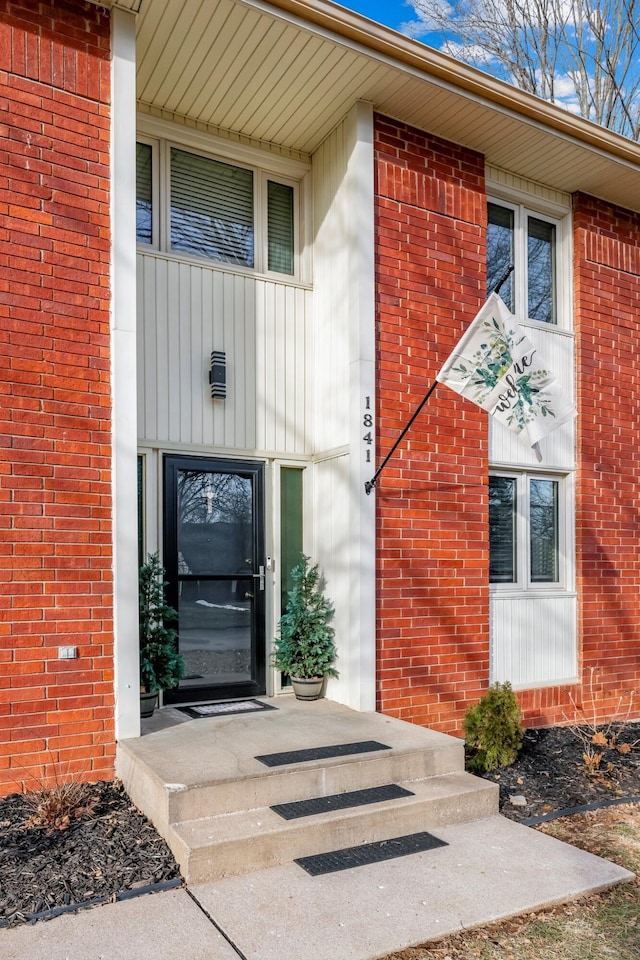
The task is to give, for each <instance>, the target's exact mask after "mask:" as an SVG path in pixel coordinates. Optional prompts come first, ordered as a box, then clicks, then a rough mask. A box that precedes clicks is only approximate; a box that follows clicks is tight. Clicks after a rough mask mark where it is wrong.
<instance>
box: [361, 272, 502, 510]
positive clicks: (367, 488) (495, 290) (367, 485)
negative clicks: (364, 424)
mask: <svg viewBox="0 0 640 960" xmlns="http://www.w3.org/2000/svg"><path fill="white" fill-rule="evenodd" d="M512 272H513V264H511V265H510V266H509V267H507V269H506V270H505V272H504V273H503V274H502V276H501V277H500V279H499V280H498V282H497V284H496V285H495V287H494V288H493V290H492V291H491V292H492V293H498V292H499V290H500V288H501V287H502V285H503V284H504V283H506V282H507V280H508V279H509V277H510V276H511V274H512ZM437 386H438V381H437V380H434V381H433V383H432V384H431V386H430V387H429V389H428V390H427V392H426V394H425V396H424V397H423V399H422V401H421V402H420V405H419V406H418V407H417V408H416V409H415V410H414V412H413V415H412V417H411V419H410V420H409V422H408V423H407V425H406V426H405V428H404V430H403V431H402V433H401V434H400V436H399V437H398V439H397V440H396V442H395V443H394V445H393V446H392V447H391V450H389V453H388V454H387V455H386V457H385V458H384V460H383V461H382V463H381V464H380V466H379V467H378V469H377V470H376V472H375V473H374V475H373V476H372V477H371V480H367V481H365V485H364V489H365V492H366V494H367V496H369V494H370V493H371V491H372V490H373V488H374V487H375V485H376V480H377V479H378V477H379V476H380V474H381V473H382V471H383V470H384V468H385V467H386V465H387V463H388V462H389V460H390V459H391V457H392V456H393V455H394V453H395V452H396V450H397V449H398V447H399V446H400V444H401V443H402V441H403V439H404V438H405V436H406V435H407V433H408V432H409V430H410V429H411V425H412V424H413V422H414V420H415V419H416V417H417V416H418V414H419V413H420V411H421V410H422V408H423V407H424V405H425V404H426V402H427V400H428V399H429V397H430V396H431V394H432V393H433V391H434V390H435V389H436V387H437Z"/></svg>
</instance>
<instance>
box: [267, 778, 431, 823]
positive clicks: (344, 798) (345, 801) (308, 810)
mask: <svg viewBox="0 0 640 960" xmlns="http://www.w3.org/2000/svg"><path fill="white" fill-rule="evenodd" d="M413 796H415V794H413V793H412V792H411V790H405V788H404V787H401V786H399V784H397V783H385V784H383V785H382V786H380V787H365V789H364V790H349V791H347V792H346V793H332V794H331V795H330V796H327V797H313V798H312V799H311V800H294V801H293V802H291V803H277V804H275V806H273V807H271V809H272V810H273V811H274V812H275V813H277V814H279V815H280V816H281V817H283V818H284V819H285V820H297V819H298V818H299V817H312V816H315V814H317V813H330V812H331V811H333V810H349V809H350V808H351V807H363V806H365V805H366V804H368V803H381V802H383V801H385V800H398V799H399V798H400V797H413Z"/></svg>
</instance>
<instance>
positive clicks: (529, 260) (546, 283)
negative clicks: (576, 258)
mask: <svg viewBox="0 0 640 960" xmlns="http://www.w3.org/2000/svg"><path fill="white" fill-rule="evenodd" d="M557 246H558V244H557V223H556V222H555V221H553V220H550V219H546V218H544V219H543V218H542V217H540V216H539V215H537V214H533V213H531V212H530V211H529V210H527V209H525V208H524V207H522V206H520V205H507V204H499V203H489V205H488V226H487V291H488V292H489V293H490V292H491V291H492V290H494V289H495V287H496V285H497V284H498V283H499V282H500V280H501V279H502V278H503V277H504V276H505V274H506V273H507V271H508V269H509V267H511V266H512V267H513V272H512V273H511V274H510V275H509V277H508V279H507V280H505V282H504V283H503V284H502V286H501V287H500V291H499V293H500V296H501V297H502V299H503V300H504V302H505V303H506V305H507V306H508V307H509V309H510V310H511V312H512V313H515V314H518V315H519V316H521V317H524V318H527V319H529V320H540V321H542V322H543V323H557V322H558V290H557V286H558V283H557V275H558V266H557V257H558V251H557Z"/></svg>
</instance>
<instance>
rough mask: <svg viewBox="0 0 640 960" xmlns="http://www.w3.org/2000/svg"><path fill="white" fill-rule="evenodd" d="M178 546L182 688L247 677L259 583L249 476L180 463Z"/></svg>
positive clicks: (249, 670) (239, 680) (178, 480)
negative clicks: (183, 673)
mask: <svg viewBox="0 0 640 960" xmlns="http://www.w3.org/2000/svg"><path fill="white" fill-rule="evenodd" d="M177 547H178V571H177V572H178V599H177V605H176V606H177V610H178V637H179V646H180V653H181V654H182V655H183V657H184V659H185V664H186V676H185V679H184V680H183V682H182V683H181V684H180V688H181V690H184V689H185V688H189V687H193V688H196V687H202V686H207V687H212V686H215V687H223V686H225V685H227V684H237V683H241V682H248V681H251V679H252V670H253V663H252V656H253V649H254V632H255V609H254V604H255V593H256V590H258V589H259V585H260V580H259V577H258V578H256V577H255V576H254V574H255V573H256V571H255V570H254V560H255V550H254V490H253V482H252V479H251V477H250V476H246V475H245V476H243V475H241V474H237V473H224V472H218V471H212V470H178V472H177Z"/></svg>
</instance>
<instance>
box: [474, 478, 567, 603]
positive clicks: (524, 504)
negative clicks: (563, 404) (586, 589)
mask: <svg viewBox="0 0 640 960" xmlns="http://www.w3.org/2000/svg"><path fill="white" fill-rule="evenodd" d="M489 477H501V478H505V479H509V480H514V481H515V484H516V486H515V500H516V509H515V523H514V530H515V549H514V559H515V567H516V575H515V580H514V581H512V582H501V581H490V583H489V587H490V590H491V592H492V593H493V594H499V595H501V596H504V595H511V594H516V593H517V594H526V595H527V596H531V595H532V594H534V593H536V594H548V593H558V592H562V593H566V592H569V591H572V590H573V564H572V560H571V558H572V557H573V535H572V528H571V525H570V518H571V515H572V513H571V504H572V502H573V493H572V490H573V483H572V475H571V474H568V473H566V472H555V471H552V470H546V471H544V472H543V471H537V470H519V469H514V468H512V467H511V468H510V467H492V468H491V469H490V470H489ZM531 480H547V481H552V482H555V483H557V485H558V486H557V520H556V524H557V531H556V532H557V573H558V577H557V579H556V580H553V581H537V580H532V579H531V541H530V535H531V519H530V506H531V504H530V492H529V491H530V481H531ZM489 550H491V543H490V541H489Z"/></svg>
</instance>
